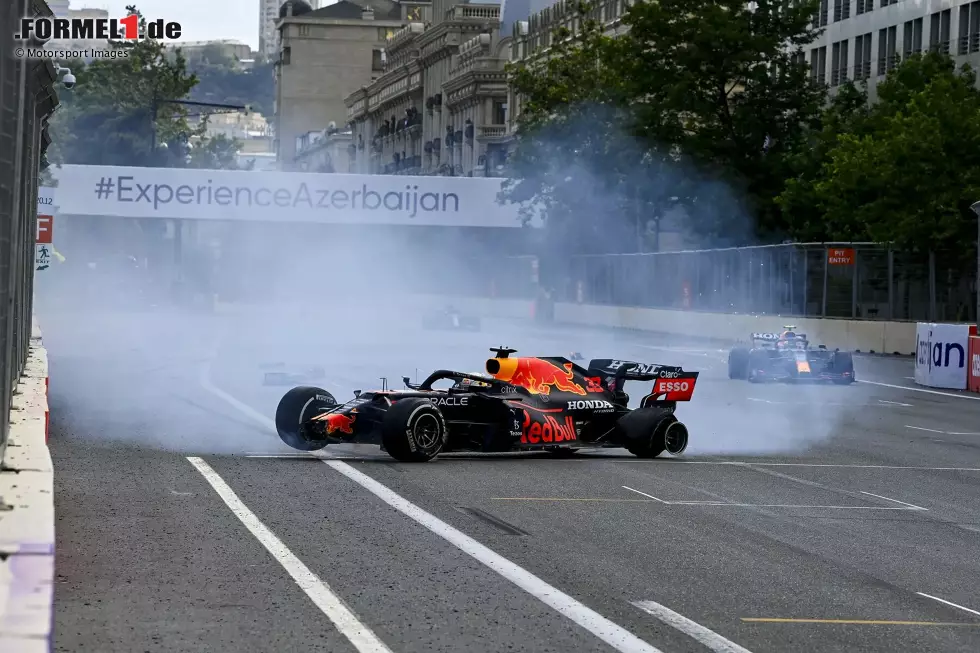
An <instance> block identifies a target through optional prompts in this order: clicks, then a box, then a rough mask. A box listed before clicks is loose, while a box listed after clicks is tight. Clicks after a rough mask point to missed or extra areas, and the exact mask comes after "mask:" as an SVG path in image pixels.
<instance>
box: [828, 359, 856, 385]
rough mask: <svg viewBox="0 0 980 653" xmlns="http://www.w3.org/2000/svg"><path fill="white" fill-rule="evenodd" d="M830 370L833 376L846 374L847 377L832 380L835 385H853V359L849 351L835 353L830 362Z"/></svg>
mask: <svg viewBox="0 0 980 653" xmlns="http://www.w3.org/2000/svg"><path fill="white" fill-rule="evenodd" d="M831 369H832V370H833V372H834V373H835V374H841V375H843V374H844V373H848V374H849V376H846V377H844V376H842V377H840V378H836V379H834V383H836V384H837V385H850V384H851V383H854V357H853V356H852V355H851V352H849V351H835V352H834V358H833V360H832V361H831Z"/></svg>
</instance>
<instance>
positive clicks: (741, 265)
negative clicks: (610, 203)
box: [556, 243, 977, 321]
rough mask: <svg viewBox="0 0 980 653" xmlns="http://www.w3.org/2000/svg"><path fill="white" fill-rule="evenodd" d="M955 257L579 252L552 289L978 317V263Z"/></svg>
mask: <svg viewBox="0 0 980 653" xmlns="http://www.w3.org/2000/svg"><path fill="white" fill-rule="evenodd" d="M956 261H957V258H956V257H953V256H944V255H942V254H937V253H929V254H921V255H917V254H910V253H907V252H900V251H896V250H893V249H891V248H889V247H888V246H887V245H881V244H876V243H797V244H785V245H764V246H756V247H738V248H729V249H713V250H692V251H678V252H659V253H655V254H611V255H597V256H580V257H573V262H572V264H571V265H570V266H569V269H571V270H573V271H575V272H573V274H571V275H568V276H567V278H566V280H565V283H563V284H560V285H559V286H558V287H556V294H557V297H558V299H559V301H571V302H576V301H577V302H584V303H592V304H614V305H621V306H638V307H647V308H670V309H682V310H683V309H687V310H694V311H715V312H724V313H749V314H758V315H785V316H798V317H836V318H847V319H869V320H876V319H877V320H928V321H972V320H976V318H977V316H976V315H975V313H976V307H975V302H974V298H975V297H976V286H975V285H974V284H975V281H974V279H973V277H974V270H973V269H972V267H971V264H970V263H956ZM576 277H577V278H576Z"/></svg>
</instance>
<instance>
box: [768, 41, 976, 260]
mask: <svg viewBox="0 0 980 653" xmlns="http://www.w3.org/2000/svg"><path fill="white" fill-rule="evenodd" d="M975 81H976V75H975V73H974V72H973V71H972V70H971V69H970V68H969V67H967V66H964V67H963V68H962V69H960V70H956V68H955V64H954V62H953V60H952V59H951V58H950V57H949V56H948V55H943V54H939V53H929V54H926V55H924V56H914V57H911V58H909V59H907V60H906V61H904V62H902V63H901V64H900V65H899V66H898V67H897V68H896V70H895V71H893V72H892V73H890V74H889V76H888V77H887V79H886V80H885V81H884V82H882V83H881V84H879V85H878V97H879V101H878V102H877V103H876V104H874V105H872V106H871V107H870V109H868V110H867V118H866V119H862V120H860V121H857V122H856V124H855V123H852V124H851V125H850V128H849V129H845V130H843V131H842V133H839V134H837V136H836V143H835V144H834V145H833V147H831V148H830V149H829V150H828V151H827V152H826V153H825V154H824V158H823V160H822V161H821V163H820V166H819V171H818V174H816V175H815V176H814V177H813V178H812V179H811V180H809V181H808V182H807V183H800V184H799V185H798V186H793V185H790V186H789V187H788V188H787V192H786V193H785V194H784V197H783V198H781V201H782V202H783V203H784V204H785V205H789V206H791V205H792V203H793V202H799V201H800V191H801V190H802V191H805V192H806V193H809V195H806V196H805V197H806V198H807V199H809V201H812V203H813V204H814V205H815V206H816V209H817V211H818V212H820V213H822V215H823V217H824V220H825V222H826V225H827V227H826V232H825V233H826V235H827V236H830V237H833V238H835V239H836V238H841V239H851V238H854V239H870V240H875V241H879V242H885V241H887V242H893V243H895V244H896V246H897V247H899V248H901V249H903V250H907V251H918V252H926V251H929V250H933V251H942V252H948V253H950V255H953V254H956V253H957V252H958V253H959V254H961V255H962V256H963V257H964V258H967V257H972V256H973V252H974V251H975V250H974V249H973V243H974V242H975V240H976V233H977V232H976V229H977V218H976V216H975V215H974V214H973V213H972V211H970V208H969V207H970V204H971V203H973V202H975V201H977V200H978V199H980V91H978V90H977V88H976V86H975ZM964 244H966V246H964ZM951 262H952V261H951Z"/></svg>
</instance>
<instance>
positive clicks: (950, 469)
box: [562, 456, 980, 472]
mask: <svg viewBox="0 0 980 653" xmlns="http://www.w3.org/2000/svg"><path fill="white" fill-rule="evenodd" d="M596 460H601V461H602V462H605V463H633V464H635V463H641V464H642V463H647V464H655V465H663V464H664V462H663V461H662V460H661V461H660V462H657V461H656V460H638V459H637V460H630V459H609V460H605V459H604V458H603V457H602V456H587V457H583V458H582V459H581V460H578V459H575V458H571V459H569V461H562V462H571V461H575V462H595V461H596ZM670 464H671V465H731V466H738V465H742V466H744V465H758V466H760V467H842V468H846V469H909V470H916V471H924V472H980V467H911V466H907V467H906V466H902V465H842V464H830V463H762V462H756V461H751V462H747V461H741V460H731V461H728V460H722V461H718V460H671V461H670Z"/></svg>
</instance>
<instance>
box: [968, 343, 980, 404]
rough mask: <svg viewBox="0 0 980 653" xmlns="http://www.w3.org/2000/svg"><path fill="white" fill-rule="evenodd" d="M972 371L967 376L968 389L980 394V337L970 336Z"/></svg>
mask: <svg viewBox="0 0 980 653" xmlns="http://www.w3.org/2000/svg"><path fill="white" fill-rule="evenodd" d="M969 353H970V369H969V374H968V375H967V382H966V388H967V390H972V391H973V392H980V337H977V336H970V349H969Z"/></svg>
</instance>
